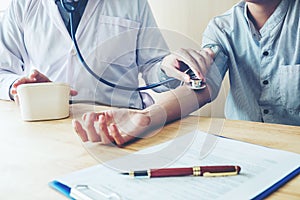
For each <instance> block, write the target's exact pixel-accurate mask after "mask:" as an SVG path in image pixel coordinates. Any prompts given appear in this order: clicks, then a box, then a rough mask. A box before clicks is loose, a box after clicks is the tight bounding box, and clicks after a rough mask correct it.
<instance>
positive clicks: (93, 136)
mask: <svg viewBox="0 0 300 200" xmlns="http://www.w3.org/2000/svg"><path fill="white" fill-rule="evenodd" d="M96 121H97V115H96V113H94V112H92V113H87V114H86V117H85V120H84V123H85V127H86V131H87V135H88V138H89V140H90V141H91V142H100V141H101V137H100V135H98V134H97V131H96V128H95V125H94V124H95V122H96Z"/></svg>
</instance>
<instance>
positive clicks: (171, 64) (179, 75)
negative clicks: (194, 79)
mask: <svg viewBox="0 0 300 200" xmlns="http://www.w3.org/2000/svg"><path fill="white" fill-rule="evenodd" d="M161 68H162V70H164V71H165V73H166V74H167V75H168V76H170V77H174V78H176V79H178V80H181V81H186V82H188V81H189V76H188V75H187V74H185V73H184V72H182V71H181V70H180V69H181V67H180V62H179V60H178V59H177V56H175V55H173V54H171V55H169V56H167V57H165V58H164V60H163V62H162V65H161Z"/></svg>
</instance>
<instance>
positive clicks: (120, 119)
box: [73, 109, 150, 147]
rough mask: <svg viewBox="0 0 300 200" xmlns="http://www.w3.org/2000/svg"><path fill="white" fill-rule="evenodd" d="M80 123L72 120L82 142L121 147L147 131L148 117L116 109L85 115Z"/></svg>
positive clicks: (141, 113)
mask: <svg viewBox="0 0 300 200" xmlns="http://www.w3.org/2000/svg"><path fill="white" fill-rule="evenodd" d="M82 121H83V122H82V123H81V122H79V121H78V120H75V119H74V120H73V128H74V130H75V132H76V133H77V134H78V135H79V137H80V138H81V140H82V141H83V142H87V141H91V142H99V143H101V144H116V145H117V146H118V147H122V146H123V145H125V144H126V143H129V142H132V141H134V140H136V139H137V138H138V137H139V136H141V134H143V133H145V132H146V131H147V128H148V125H149V124H150V117H149V116H147V114H146V113H145V112H143V111H138V110H128V109H118V110H109V111H105V112H101V113H95V112H90V113H86V114H84V115H83V117H82Z"/></svg>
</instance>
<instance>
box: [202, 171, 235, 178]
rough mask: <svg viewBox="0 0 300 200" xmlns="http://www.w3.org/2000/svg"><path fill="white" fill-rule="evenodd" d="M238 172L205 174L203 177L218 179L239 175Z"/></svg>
mask: <svg viewBox="0 0 300 200" xmlns="http://www.w3.org/2000/svg"><path fill="white" fill-rule="evenodd" d="M237 174H238V172H237V171H235V172H204V173H203V175H202V176H205V177H216V176H234V175H237Z"/></svg>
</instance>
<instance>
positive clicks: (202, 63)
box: [189, 50, 213, 80]
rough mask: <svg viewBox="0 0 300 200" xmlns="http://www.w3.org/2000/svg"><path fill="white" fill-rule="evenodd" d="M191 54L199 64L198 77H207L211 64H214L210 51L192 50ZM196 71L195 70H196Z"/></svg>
mask: <svg viewBox="0 0 300 200" xmlns="http://www.w3.org/2000/svg"><path fill="white" fill-rule="evenodd" d="M189 53H190V55H191V56H192V57H193V58H194V60H195V62H196V64H197V73H198V74H196V76H197V77H201V79H202V80H204V79H205V75H206V74H207V71H208V68H209V66H210V65H211V64H212V62H213V59H212V57H211V56H210V55H209V53H208V52H206V51H204V50H200V51H195V50H190V52H189ZM194 73H195V72H194Z"/></svg>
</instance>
